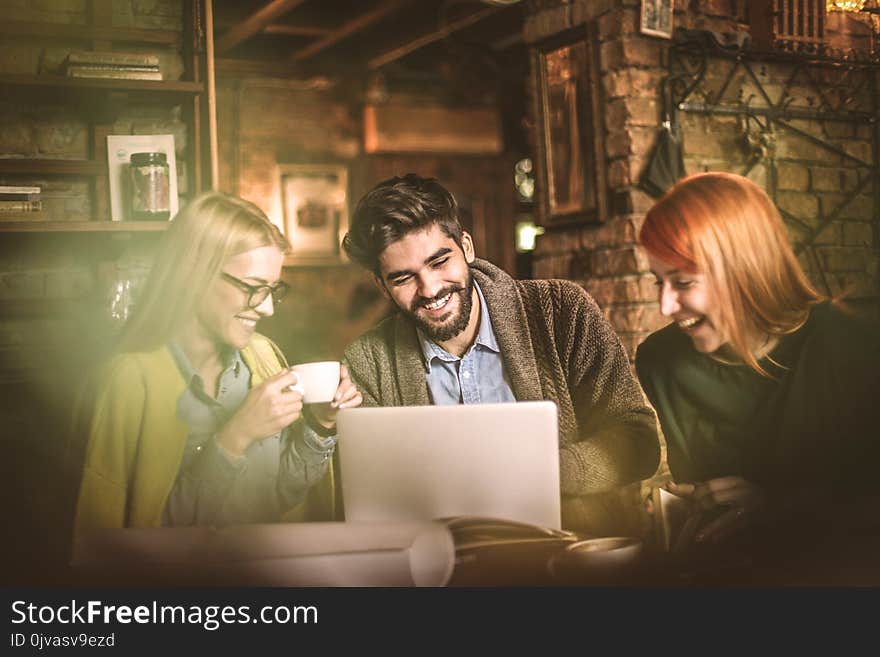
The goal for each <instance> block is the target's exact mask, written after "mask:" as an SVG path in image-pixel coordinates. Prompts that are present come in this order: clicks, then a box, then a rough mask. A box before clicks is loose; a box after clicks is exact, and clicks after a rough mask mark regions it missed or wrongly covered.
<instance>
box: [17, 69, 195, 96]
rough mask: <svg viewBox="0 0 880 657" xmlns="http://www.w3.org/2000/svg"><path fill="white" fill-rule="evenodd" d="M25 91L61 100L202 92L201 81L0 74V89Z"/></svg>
mask: <svg viewBox="0 0 880 657" xmlns="http://www.w3.org/2000/svg"><path fill="white" fill-rule="evenodd" d="M16 87H17V88H19V89H20V88H27V89H38V90H45V91H46V92H51V93H61V94H63V95H64V96H65V97H66V96H68V95H69V94H70V93H71V92H76V91H83V92H95V91H107V92H111V91H119V92H134V93H145V92H149V93H151V94H152V93H162V94H169V95H174V94H177V95H183V96H187V95H196V94H201V93H204V91H205V85H204V84H202V83H201V82H185V81H180V80H124V79H105V78H68V77H64V76H62V75H16V74H13V73H6V74H3V75H0V88H5V89H13V88H16Z"/></svg>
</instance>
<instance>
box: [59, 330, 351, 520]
mask: <svg viewBox="0 0 880 657" xmlns="http://www.w3.org/2000/svg"><path fill="white" fill-rule="evenodd" d="M241 355H242V358H243V359H244V361H245V363H246V364H247V366H248V367H249V368H250V370H251V387H254V386H256V385H259V384H260V382H262V381H263V380H264V379H266V378H267V377H269V376H272V375H273V374H275V373H276V372H278V371H279V370H280V369H281V368H282V367H286V363H285V361H284V357H283V355H281V353H280V352H279V351H278V349H277V347H275V345H274V344H273V343H272V342H271V341H270V340H268V339H267V338H265V337H263V336H261V335H258V334H255V335H254V337H253V338H252V339H251V342H250V344H248V346H247V347H245V348H244V349H242V351H241ZM103 374H104V376H103V377H102V378H101V380H100V382H99V384H98V389H97V394H96V396H95V399H94V407H93V412H92V416H91V420H90V423H89V425H88V447H87V450H86V455H85V465H84V468H83V475H82V481H81V483H80V490H79V499H78V501H77V506H76V514H75V517H74V534H75V535H78V534H79V533H80V532H82V531H85V530H89V529H98V528H112V527H159V526H161V524H162V513H163V510H164V508H165V502H166V500H167V499H168V496H169V495H170V494H171V490H172V488H173V487H174V482H175V480H176V478H177V473H178V471H179V470H180V464H181V461H182V459H183V451H184V447H185V445H186V439H187V435H188V433H189V431H188V427H187V425H186V424H185V423H184V422H181V421H180V420H179V419H178V417H177V400H178V399H179V398H180V395H181V394H182V393H183V391H184V387H185V385H186V384H185V382H184V380H183V377H182V376H181V374H180V371H179V370H178V368H177V364H176V363H175V361H174V358H173V356H172V355H171V352H169V351H168V348H167V347H164V346H163V347H161V348H160V349H157V350H156V351H152V352H149V353H127V354H120V355H118V356H116V357H114V358H113V359H112V360H111V361H110V362H109V363H108V365H107V368H106V370H105V371H104V373H103ZM325 484H326V485H325ZM316 488H321V489H323V490H321V491H315V492H317V493H318V495H317V496H316V495H314V494H312V493H310V495H309V498H310V499H308V500H307V501H306V502H304V503H303V504H302V505H300V506H299V507H297V509H295V510H293V511H291V512H290V513H289V514H286V516H285V519H288V520H304V519H310V517H311V516H313V515H316V514H317V515H319V516H323V517H324V518H325V519H329V516H332V511H329V510H332V509H333V508H334V507H333V499H332V492H333V473H332V469H331V471H330V472H329V473H328V476H327V477H325V478H324V482H322V484H321V485H319V486H317V487H316ZM306 505H308V508H306ZM328 505H329V506H328ZM328 509H329V510H328Z"/></svg>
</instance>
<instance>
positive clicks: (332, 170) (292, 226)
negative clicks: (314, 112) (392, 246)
mask: <svg viewBox="0 0 880 657" xmlns="http://www.w3.org/2000/svg"><path fill="white" fill-rule="evenodd" d="M278 178H279V186H280V189H281V207H282V216H283V222H282V223H283V231H284V234H285V236H286V237H287V239H288V240H290V243H291V254H290V255H288V256H287V257H286V258H285V262H284V264H285V265H287V266H298V265H300V266H315V265H336V264H340V263H342V262H344V261H345V257H344V253H343V251H342V238H343V237H344V236H345V233H346V232H347V231H348V168H347V167H346V166H345V165H339V164H280V165H278Z"/></svg>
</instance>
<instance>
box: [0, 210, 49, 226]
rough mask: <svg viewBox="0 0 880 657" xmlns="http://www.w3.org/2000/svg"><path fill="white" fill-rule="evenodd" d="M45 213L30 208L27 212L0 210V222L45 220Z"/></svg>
mask: <svg viewBox="0 0 880 657" xmlns="http://www.w3.org/2000/svg"><path fill="white" fill-rule="evenodd" d="M45 220H46V213H45V212H44V211H43V210H31V211H29V212H12V211H9V212H0V223H7V222H10V221H45Z"/></svg>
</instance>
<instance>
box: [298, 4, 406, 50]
mask: <svg viewBox="0 0 880 657" xmlns="http://www.w3.org/2000/svg"><path fill="white" fill-rule="evenodd" d="M412 1H413V0H383V1H382V2H380V3H379V4H378V5H377V6H376V7H374V8H373V9H371V10H370V11H368V12H367V13H365V14H361V15H360V16H358V17H357V18H353V19H352V20H350V21H348V22H347V23H343V24H342V25H341V26H340V27H339V28H338V29H336V30H334V31H333V32H331V33H330V34H328V35H327V36H326V37H324V38H323V39H319V40H318V41H315V42H314V43H312V44H309V45H308V46H306V47H305V48H303V49H302V50H298V51H296V52H295V53H293V55H291V56H290V58H289V60H290V61H291V62H299V61H302V60H303V59H308V58H309V57H311V56H312V55H316V54H318V53H319V52H321V51H322V50H326V49H327V48H329V47H330V46H332V45H333V44H334V43H337V42H339V41H342V39H345V38H346V37H349V36H351V35H352V34H354V33H356V32H360V31H361V30H363V29H366V28H367V27H369V26H370V25H373V24H374V23H377V22H378V21H380V20H382V19H383V18H385V16H387V15H388V14H390V13H392V12H394V11H396V10H397V9H399V8H400V7H403V6H404V5H408V4H411V3H412Z"/></svg>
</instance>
